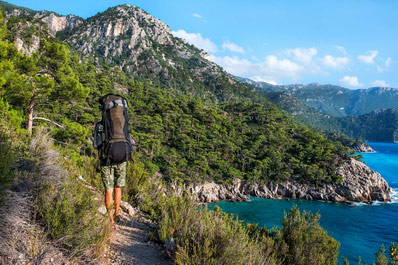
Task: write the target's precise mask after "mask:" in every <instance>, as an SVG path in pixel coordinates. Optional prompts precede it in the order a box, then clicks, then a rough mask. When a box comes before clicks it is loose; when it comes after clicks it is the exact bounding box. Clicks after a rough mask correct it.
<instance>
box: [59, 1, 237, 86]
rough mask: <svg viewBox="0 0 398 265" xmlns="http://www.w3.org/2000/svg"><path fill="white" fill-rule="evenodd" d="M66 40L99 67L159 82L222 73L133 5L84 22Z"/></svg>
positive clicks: (201, 53)
mask: <svg viewBox="0 0 398 265" xmlns="http://www.w3.org/2000/svg"><path fill="white" fill-rule="evenodd" d="M63 40H64V41H66V42H67V43H68V44H69V45H71V46H72V47H73V48H74V49H76V50H79V51H80V52H81V54H82V55H83V57H85V56H93V57H94V58H95V61H96V63H97V64H99V65H102V64H107V65H117V66H118V67H121V68H122V69H123V70H125V71H127V72H130V73H134V74H137V75H141V76H145V77H150V78H152V79H155V80H159V81H164V80H169V79H172V78H173V75H176V74H178V72H179V71H185V73H186V74H189V75H192V76H194V77H197V78H203V77H204V75H206V74H217V73H221V72H223V71H222V69H221V68H220V67H218V66H217V65H215V64H214V63H212V62H210V61H208V60H207V59H208V58H209V56H208V55H207V53H206V52H205V51H203V50H199V49H197V48H195V47H193V46H192V45H189V44H188V43H187V42H185V41H184V40H182V39H179V38H176V37H174V36H173V34H172V32H171V30H170V28H169V27H168V26H167V25H166V24H165V23H164V22H163V21H161V20H159V19H157V18H155V17H153V16H151V15H149V14H148V13H146V12H145V11H144V10H142V9H140V8H138V7H135V6H132V5H122V6H117V7H114V8H110V9H108V10H107V11H105V12H103V13H99V14H98V15H96V16H94V17H91V18H88V19H87V20H84V21H83V23H81V24H80V25H79V26H77V27H76V28H74V30H73V31H72V32H70V33H68V34H65V36H64V38H63ZM88 40H89V41H88ZM206 58H207V59H206ZM186 70H189V71H186ZM192 76H191V78H192ZM188 79H189V78H188ZM231 79H232V78H231ZM192 81H193V80H191V82H192Z"/></svg>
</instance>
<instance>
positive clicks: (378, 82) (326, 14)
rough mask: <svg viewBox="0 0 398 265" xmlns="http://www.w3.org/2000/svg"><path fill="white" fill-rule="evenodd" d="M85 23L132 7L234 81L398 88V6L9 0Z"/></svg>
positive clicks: (384, 0) (288, 0)
mask: <svg viewBox="0 0 398 265" xmlns="http://www.w3.org/2000/svg"><path fill="white" fill-rule="evenodd" d="M8 2H9V3H12V4H15V5H20V6H25V7H29V8H32V9H34V10H43V9H45V10H50V11H55V12H57V13H59V14H63V15H66V14H75V15H78V16H81V17H83V18H87V17H90V16H93V15H95V14H96V13H98V12H102V11H105V10H106V9H107V8H108V7H112V6H116V5H120V4H131V5H136V6H138V7H141V8H143V9H144V10H146V11H147V12H148V13H150V14H151V15H153V16H155V17H157V18H159V19H161V20H163V21H164V22H165V23H166V24H167V25H169V27H170V28H171V30H172V31H173V32H174V34H175V35H177V36H179V37H183V38H185V39H186V40H187V41H188V42H191V43H193V44H194V45H196V46H198V47H200V48H203V49H205V50H206V51H207V52H208V53H209V54H210V55H211V56H212V60H213V61H214V62H216V63H217V64H219V65H221V66H222V67H224V69H225V70H226V71H228V72H230V73H232V74H234V75H238V76H242V77H247V78H251V79H254V80H257V81H267V82H270V83H276V84H291V83H301V84H307V83H321V84H334V85H341V86H344V87H348V88H352V89H356V88H368V87H372V86H390V87H398V19H396V17H397V10H398V1H395V0H379V1H376V0H374V1H368V0H356V1H350V0H344V1H343V0H334V1H329V0H322V1H320V0H312V1H309V0H301V1H294V0H285V1H283V0H268V1H266V0H262V1H261V0H246V1H243V0H240V1H238V0H212V1H211V0H189V1H187V0H185V1H183V0H167V1H166V0H163V1H161V0H124V1H119V0H112V1H109V0H108V1H104V0H97V1H92V0H85V1H75V0H69V1H44V0H12V1H8Z"/></svg>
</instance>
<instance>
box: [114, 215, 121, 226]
mask: <svg viewBox="0 0 398 265" xmlns="http://www.w3.org/2000/svg"><path fill="white" fill-rule="evenodd" d="M114 221H115V224H120V215H116V216H115V218H114Z"/></svg>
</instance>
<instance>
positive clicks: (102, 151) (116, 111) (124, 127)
mask: <svg viewBox="0 0 398 265" xmlns="http://www.w3.org/2000/svg"><path fill="white" fill-rule="evenodd" d="M99 106H100V109H101V110H102V120H101V121H100V122H97V123H96V125H95V131H94V135H93V136H94V141H93V143H94V147H95V148H96V149H98V151H99V158H100V159H101V160H102V161H103V163H104V165H112V164H118V163H122V162H124V161H129V160H131V156H132V155H133V152H134V151H135V141H134V139H133V138H132V137H131V135H130V133H129V116H128V108H127V107H128V106H127V101H126V99H125V98H123V97H122V96H119V95H114V94H107V95H105V96H103V97H101V98H100V99H99Z"/></svg>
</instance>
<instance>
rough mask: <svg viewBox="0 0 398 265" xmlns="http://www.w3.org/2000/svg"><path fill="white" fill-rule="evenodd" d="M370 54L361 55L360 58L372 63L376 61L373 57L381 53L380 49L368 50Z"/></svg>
mask: <svg viewBox="0 0 398 265" xmlns="http://www.w3.org/2000/svg"><path fill="white" fill-rule="evenodd" d="M367 53H368V55H359V56H358V59H359V60H360V61H362V62H364V63H367V64H372V63H374V61H373V59H374V58H375V57H376V56H377V54H379V51H371V50H369V51H367Z"/></svg>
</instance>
